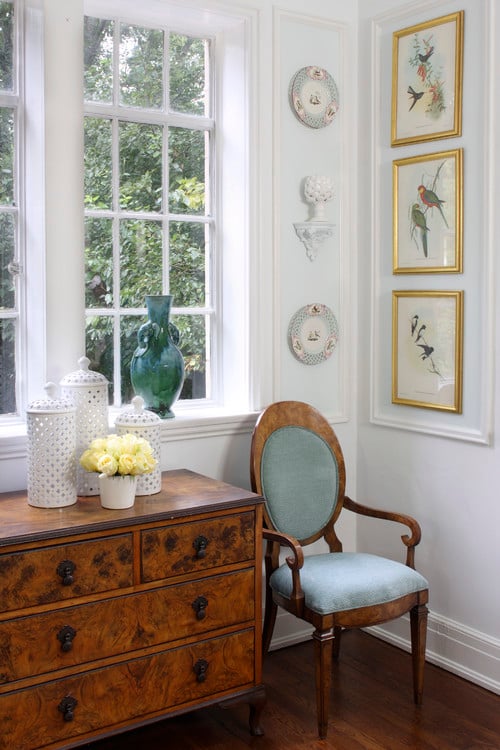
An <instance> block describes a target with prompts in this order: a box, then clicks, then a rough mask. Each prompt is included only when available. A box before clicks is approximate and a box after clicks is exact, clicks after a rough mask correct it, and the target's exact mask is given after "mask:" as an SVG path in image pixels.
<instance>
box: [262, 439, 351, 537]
mask: <svg viewBox="0 0 500 750" xmlns="http://www.w3.org/2000/svg"><path fill="white" fill-rule="evenodd" d="M261 481H262V494H263V495H264V497H265V498H266V503H267V511H268V513H269V516H270V518H271V520H272V522H273V525H274V526H275V528H277V529H279V530H280V531H283V532H284V533H285V534H290V535H291V536H294V537H296V538H297V539H299V540H303V539H307V538H309V537H313V536H315V535H316V534H317V533H318V532H319V531H320V530H321V529H323V528H324V526H325V525H326V524H327V522H328V521H329V519H330V518H331V516H332V514H333V512H334V510H335V505H336V502H337V498H338V486H339V475H338V467H337V461H336V458H335V456H334V454H333V453H332V451H331V449H330V446H329V445H328V444H327V443H326V442H325V441H324V440H323V438H321V437H319V436H318V435H316V434H315V433H314V432H312V431H311V430H309V429H306V428H304V427H297V426H293V425H290V426H287V427H281V428H279V429H278V430H275V432H273V433H272V434H271V435H270V436H269V437H268V439H267V441H266V444H265V446H264V450H263V453H262V462H261Z"/></svg>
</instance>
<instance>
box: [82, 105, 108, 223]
mask: <svg viewBox="0 0 500 750" xmlns="http://www.w3.org/2000/svg"><path fill="white" fill-rule="evenodd" d="M84 127H85V206H86V207H87V208H96V209H99V208H100V209H110V208H111V206H112V200H113V195H112V181H111V175H112V161H111V135H112V134H111V121H110V120H103V119H102V118H97V117H86V118H85V121H84Z"/></svg>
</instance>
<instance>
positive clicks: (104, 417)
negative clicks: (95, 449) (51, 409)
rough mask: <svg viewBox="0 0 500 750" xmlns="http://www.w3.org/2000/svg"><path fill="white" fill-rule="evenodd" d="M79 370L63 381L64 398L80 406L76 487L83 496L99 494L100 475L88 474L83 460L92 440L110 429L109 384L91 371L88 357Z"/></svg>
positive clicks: (77, 427)
mask: <svg viewBox="0 0 500 750" xmlns="http://www.w3.org/2000/svg"><path fill="white" fill-rule="evenodd" d="M78 364H79V366H80V369H79V370H75V372H71V373H69V375H66V376H65V377H64V378H63V379H62V380H61V392H62V395H63V396H66V397H67V398H71V399H72V400H73V402H74V404H75V406H76V453H77V468H76V486H77V491H78V494H79V495H98V494H99V479H98V477H99V475H98V474H97V473H95V472H91V471H85V469H84V468H83V467H82V466H80V463H79V458H80V456H81V455H82V453H83V452H84V451H85V450H87V448H88V447H89V445H90V443H91V442H92V440H94V439H95V438H100V437H106V435H107V434H108V432H109V427H108V381H107V379H106V378H105V377H104V375H101V373H100V372H95V371H94V370H89V364H90V360H89V359H88V357H80V359H79V360H78Z"/></svg>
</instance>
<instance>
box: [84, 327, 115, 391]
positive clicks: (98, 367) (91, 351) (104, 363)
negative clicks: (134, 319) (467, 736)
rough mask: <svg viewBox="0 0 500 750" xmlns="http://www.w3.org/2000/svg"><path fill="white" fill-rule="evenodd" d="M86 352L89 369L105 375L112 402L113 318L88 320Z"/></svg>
mask: <svg viewBox="0 0 500 750" xmlns="http://www.w3.org/2000/svg"><path fill="white" fill-rule="evenodd" d="M85 352H86V355H87V357H88V358H89V359H90V365H89V368H90V369H91V370H95V371H96V372H100V373H101V374H102V375H104V376H105V377H106V378H107V379H108V381H109V383H110V384H111V385H110V402H111V403H112V400H113V396H112V391H113V386H112V383H113V358H114V351H113V318H111V317H105V316H104V315H99V316H98V315H95V316H92V317H89V318H87V320H86V330H85Z"/></svg>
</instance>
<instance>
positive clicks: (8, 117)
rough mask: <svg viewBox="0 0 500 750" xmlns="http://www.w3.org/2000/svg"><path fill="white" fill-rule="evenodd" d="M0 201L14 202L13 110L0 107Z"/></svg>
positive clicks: (11, 203) (7, 203)
mask: <svg viewBox="0 0 500 750" xmlns="http://www.w3.org/2000/svg"><path fill="white" fill-rule="evenodd" d="M0 203H3V204H4V205H13V203H14V110H13V109H11V108H10V107H2V108H1V109H0Z"/></svg>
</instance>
